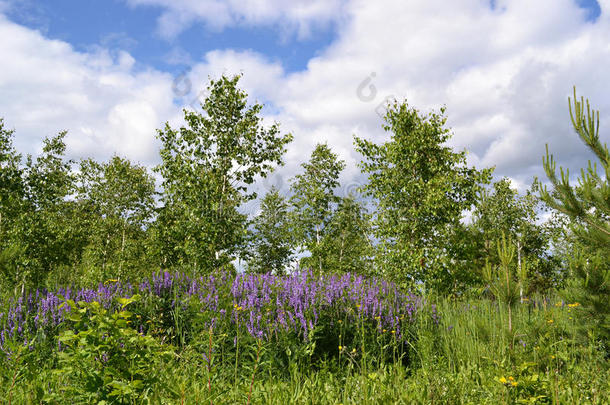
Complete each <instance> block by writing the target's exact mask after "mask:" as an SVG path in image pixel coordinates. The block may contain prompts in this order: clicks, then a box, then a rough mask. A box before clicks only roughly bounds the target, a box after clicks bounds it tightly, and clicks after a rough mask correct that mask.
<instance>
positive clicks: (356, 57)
mask: <svg viewBox="0 0 610 405" xmlns="http://www.w3.org/2000/svg"><path fill="white" fill-rule="evenodd" d="M0 38H1V40H0V55H2V62H1V63H0V117H4V119H5V124H6V125H7V126H8V127H9V128H13V129H15V130H16V135H15V136H16V138H15V143H16V145H17V147H18V149H19V150H20V151H22V152H25V153H36V152H37V151H39V150H40V147H41V141H42V139H43V138H44V137H45V136H50V135H54V134H56V133H57V132H59V131H60V130H64V129H65V130H68V131H69V135H68V138H67V143H68V154H69V156H70V157H71V158H75V159H78V158H81V157H96V158H98V159H107V158H108V157H110V156H111V155H112V154H114V153H116V154H119V155H122V156H127V157H129V158H131V159H133V160H135V161H137V162H140V163H142V164H146V165H154V164H155V163H156V162H157V161H158V157H157V149H158V143H157V142H156V140H155V133H156V128H160V127H161V126H162V125H163V124H164V123H165V122H166V121H169V122H170V124H172V125H175V126H179V125H180V124H181V117H182V109H183V108H197V107H198V103H199V102H198V98H200V97H202V95H204V93H202V91H204V89H205V83H206V81H207V77H208V76H210V75H211V76H212V77H217V76H218V75H220V74H222V73H227V74H231V73H238V72H243V74H244V77H243V79H242V82H241V84H242V87H243V88H244V89H245V90H246V91H247V92H248V93H249V94H250V97H251V99H252V100H253V101H254V100H256V101H259V102H262V103H264V104H265V105H266V107H265V110H264V111H265V117H266V118H268V119H269V120H270V121H271V120H277V121H278V122H280V123H281V126H282V129H283V130H284V131H285V132H292V133H293V135H294V137H295V141H294V142H293V143H292V145H291V146H290V148H289V152H288V154H287V156H286V161H287V164H286V166H285V167H284V168H281V169H280V170H279V171H278V172H277V175H276V176H275V177H274V178H273V179H272V180H269V181H268V183H270V182H275V183H277V184H278V185H280V186H281V185H283V184H284V185H285V184H286V180H287V179H288V178H289V177H291V176H292V175H293V174H294V173H295V172H296V170H298V165H299V164H300V163H301V162H302V161H303V160H306V159H307V157H308V156H309V153H310V152H311V150H312V149H313V147H314V145H315V144H316V143H318V142H328V143H329V145H330V146H332V148H333V149H334V150H335V151H336V152H337V153H339V154H340V156H341V157H342V158H343V159H345V160H346V161H347V163H348V167H347V169H346V171H345V173H344V177H343V182H344V186H343V187H344V188H346V190H347V189H349V188H350V187H354V186H355V185H356V184H357V183H358V182H359V180H358V169H357V168H356V163H357V162H358V161H359V156H358V155H357V154H356V153H355V152H354V150H353V144H352V141H353V138H352V135H354V134H356V135H358V136H360V137H365V138H368V139H372V140H375V141H378V142H382V141H384V140H386V139H388V138H389V135H388V134H385V133H384V132H383V131H382V130H381V123H382V120H381V118H380V114H381V113H382V111H383V104H384V102H385V100H386V99H388V98H393V97H396V98H399V99H406V100H407V101H408V102H409V104H411V105H413V106H416V107H417V108H419V109H420V110H423V111H430V110H431V109H438V108H439V107H441V106H443V105H445V106H446V107H447V115H448V118H449V125H450V126H451V127H452V129H453V132H454V137H453V139H452V140H451V145H452V146H454V147H456V148H458V149H463V148H466V149H468V150H469V151H470V154H469V160H470V164H473V165H476V166H478V167H489V166H495V167H496V176H497V177H502V176H507V177H510V178H511V179H512V180H514V182H515V184H516V185H517V186H519V187H520V188H521V189H523V187H525V186H526V185H528V184H529V183H531V180H532V178H533V176H535V175H538V176H541V177H543V176H544V174H543V171H542V168H541V157H542V155H543V153H544V150H545V144H547V143H548V144H549V145H550V148H551V150H552V152H554V154H555V156H556V158H557V160H558V161H559V163H560V164H562V165H564V166H568V167H571V168H572V169H573V170H574V169H577V168H580V167H581V166H582V165H583V164H585V162H586V160H587V159H588V158H590V155H589V154H588V152H587V150H586V149H585V148H584V146H583V145H582V144H581V143H580V142H579V140H578V139H577V137H576V136H575V135H574V133H573V132H572V130H571V127H570V120H569V115H568V108H567V107H568V105H567V97H568V96H569V95H570V94H571V92H572V86H573V85H576V86H577V90H578V93H579V95H584V96H586V97H588V98H589V99H590V100H591V102H592V103H593V105H594V106H595V107H596V108H598V109H600V110H601V121H602V123H601V137H602V140H603V141H608V139H609V137H608V133H609V132H610V131H608V129H607V128H608V126H609V125H610V0H598V1H595V0H536V1H531V0H455V1H446V0H380V1H374V2H373V1H365V0H293V1H283V0H225V1H222V0H86V1H67V0H45V1H42V0H40V1H33V0H0Z"/></svg>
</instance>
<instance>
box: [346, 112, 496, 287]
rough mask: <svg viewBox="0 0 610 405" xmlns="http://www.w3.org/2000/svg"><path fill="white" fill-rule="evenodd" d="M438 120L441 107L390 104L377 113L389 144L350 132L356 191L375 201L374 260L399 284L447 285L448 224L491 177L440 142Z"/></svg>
mask: <svg viewBox="0 0 610 405" xmlns="http://www.w3.org/2000/svg"><path fill="white" fill-rule="evenodd" d="M445 122H446V118H445V117H444V109H441V111H440V113H430V114H428V115H423V114H421V113H420V112H419V111H417V110H416V109H414V108H411V107H409V106H408V105H407V104H406V103H404V102H403V103H399V102H395V103H394V104H393V105H391V106H390V107H389V108H388V112H387V114H386V117H385V125H384V129H385V130H386V131H388V132H391V133H392V135H391V140H390V141H388V142H385V143H382V144H375V143H372V142H370V141H367V140H364V139H361V138H358V137H354V143H355V145H356V150H357V151H358V152H360V153H361V154H362V155H363V158H364V159H363V161H362V162H361V163H360V167H361V169H362V171H363V172H364V173H366V174H368V179H369V182H368V184H366V185H365V186H363V191H364V193H365V195H366V196H368V197H371V198H373V199H374V201H375V203H376V213H375V215H374V219H373V224H374V230H375V237H376V239H378V240H379V244H378V251H377V257H376V264H377V266H378V268H379V270H380V272H381V273H382V274H383V275H385V276H387V277H390V278H392V279H394V280H396V281H397V282H399V283H400V284H402V285H404V286H409V285H410V286H413V285H415V284H418V283H420V282H424V283H425V285H426V286H429V287H433V288H436V289H440V290H447V289H449V288H451V287H452V285H453V284H454V277H453V274H452V269H453V267H454V266H452V264H451V262H452V260H454V258H453V257H451V256H448V252H449V251H450V249H449V248H450V246H449V241H450V236H451V231H452V228H453V227H456V226H459V221H460V219H461V217H462V212H464V211H465V210H468V209H470V208H471V207H472V205H473V204H474V203H475V202H476V197H477V193H478V191H479V190H480V189H481V185H482V184H485V183H488V182H489V180H490V177H491V170H490V169H484V170H481V171H479V170H476V169H475V168H470V167H467V166H466V153H465V152H457V153H456V152H454V151H452V150H451V148H449V147H447V146H444V144H445V142H446V141H447V140H448V139H449V138H450V132H449V129H447V128H445V126H444V125H445Z"/></svg>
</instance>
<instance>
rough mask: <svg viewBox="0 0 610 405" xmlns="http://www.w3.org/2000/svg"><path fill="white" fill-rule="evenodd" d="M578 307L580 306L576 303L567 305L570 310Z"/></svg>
mask: <svg viewBox="0 0 610 405" xmlns="http://www.w3.org/2000/svg"><path fill="white" fill-rule="evenodd" d="M579 305H580V304H579V303H578V302H575V303H573V304H568V306H569V307H570V308H575V307H577V306H579Z"/></svg>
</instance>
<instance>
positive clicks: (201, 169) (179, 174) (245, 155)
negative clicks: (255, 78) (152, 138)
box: [156, 76, 292, 272]
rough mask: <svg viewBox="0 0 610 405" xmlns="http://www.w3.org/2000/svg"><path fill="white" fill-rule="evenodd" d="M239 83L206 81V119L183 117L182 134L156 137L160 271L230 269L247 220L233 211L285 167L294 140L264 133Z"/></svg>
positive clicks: (235, 80) (257, 106)
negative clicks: (260, 181)
mask: <svg viewBox="0 0 610 405" xmlns="http://www.w3.org/2000/svg"><path fill="white" fill-rule="evenodd" d="M239 79H240V76H235V77H233V78H228V77H225V76H222V77H221V78H220V79H219V80H216V81H215V80H211V81H210V84H209V86H208V91H209V95H208V96H207V98H206V99H205V100H204V102H203V103H202V110H203V112H202V113H201V112H191V111H187V110H185V111H184V118H185V121H186V122H187V124H188V126H187V127H181V128H180V129H179V130H174V129H172V128H171V127H170V126H169V124H166V126H165V128H164V129H162V130H159V133H158V137H159V139H160V140H161V143H162V148H161V161H162V162H161V164H160V165H159V166H157V168H156V171H157V172H158V173H159V174H161V176H162V177H163V195H162V202H163V207H162V208H161V209H160V211H159V218H158V221H157V223H156V233H157V235H158V238H159V243H160V247H159V251H160V254H161V258H160V259H161V260H160V261H161V264H162V265H164V266H167V265H172V264H174V265H175V264H180V265H188V266H192V267H193V268H195V269H204V271H207V272H209V271H211V270H212V269H215V268H218V267H221V266H225V265H227V264H229V263H230V262H231V260H232V258H233V255H234V254H235V252H236V251H237V249H238V247H240V246H241V245H242V244H243V240H244V233H245V232H244V231H245V229H246V216H245V215H243V214H241V213H239V212H238V210H237V208H238V207H239V206H240V205H241V204H242V203H243V202H245V201H248V200H250V199H253V198H256V194H255V193H253V192H248V186H249V185H250V184H252V183H253V182H254V179H255V177H256V176H262V177H265V176H266V175H267V174H268V173H270V172H271V171H272V170H273V165H274V164H282V155H283V153H284V152H285V146H286V144H287V143H289V142H290V141H291V140H292V135H290V134H286V135H280V133H279V127H278V125H277V124H273V125H272V126H271V127H269V128H267V129H265V128H264V127H263V125H262V118H261V117H260V116H259V114H260V111H261V109H262V106H261V105H260V104H254V105H252V106H248V105H247V94H246V93H245V92H244V91H243V90H240V89H239V88H238V87H237V83H238V81H239Z"/></svg>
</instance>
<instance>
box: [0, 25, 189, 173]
mask: <svg viewBox="0 0 610 405" xmlns="http://www.w3.org/2000/svg"><path fill="white" fill-rule="evenodd" d="M0 37H2V38H4V40H3V41H2V42H1V43H0V53H1V54H3V55H10V58H8V57H7V58H5V61H4V62H3V63H2V64H0V94H2V97H1V98H0V112H1V115H2V116H4V117H5V119H6V124H7V125H9V126H11V127H14V128H15V129H16V130H17V132H16V139H15V141H16V143H17V145H18V146H19V149H20V150H24V151H27V152H29V153H32V152H34V153H35V152H36V149H37V148H39V147H40V145H41V139H42V138H43V137H45V136H52V135H54V134H56V133H57V132H59V131H60V130H63V129H67V130H69V132H68V137H67V143H68V147H69V149H68V152H69V154H70V155H71V156H73V157H81V156H98V157H108V156H109V155H111V154H113V153H115V152H116V153H119V154H121V155H128V156H130V157H131V158H133V159H136V160H139V161H142V162H151V161H153V160H154V159H156V155H157V153H156V149H155V143H154V137H155V129H156V128H158V127H160V125H161V124H162V122H164V121H165V120H168V119H174V116H175V114H176V113H177V111H176V108H175V106H174V105H173V103H172V93H171V80H172V79H171V76H169V75H167V74H164V73H160V72H156V71H153V70H150V71H142V72H135V71H134V70H133V65H134V62H135V61H134V58H133V57H132V56H131V55H129V54H128V53H126V52H118V53H116V54H115V55H113V54H111V53H109V52H108V51H106V50H102V49H100V50H99V51H97V52H95V53H79V52H76V51H74V49H72V48H71V46H70V45H68V44H66V43H65V42H61V41H54V40H49V39H47V38H45V37H43V36H42V35H41V34H40V33H39V32H36V31H32V30H29V29H26V28H24V27H21V26H18V25H16V24H13V23H11V22H9V21H7V20H6V19H5V18H3V17H1V16H0Z"/></svg>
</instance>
